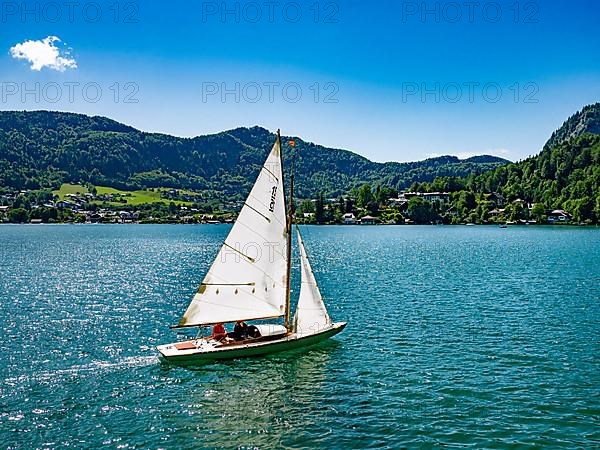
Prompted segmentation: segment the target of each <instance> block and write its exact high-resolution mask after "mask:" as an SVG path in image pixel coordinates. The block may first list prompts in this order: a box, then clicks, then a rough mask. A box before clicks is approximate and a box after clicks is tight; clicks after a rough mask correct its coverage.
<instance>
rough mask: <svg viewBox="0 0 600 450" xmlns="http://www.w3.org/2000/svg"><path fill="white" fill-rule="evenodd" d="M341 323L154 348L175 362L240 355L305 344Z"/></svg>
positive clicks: (334, 331)
mask: <svg viewBox="0 0 600 450" xmlns="http://www.w3.org/2000/svg"><path fill="white" fill-rule="evenodd" d="M345 326H346V322H337V323H334V324H332V325H331V326H330V327H328V328H325V329H323V330H319V331H318V332H316V333H313V334H304V335H298V334H295V333H292V334H287V335H281V336H270V337H266V338H264V340H258V341H255V342H242V343H239V344H238V343H235V342H234V343H227V344H221V343H219V342H215V341H213V340H206V339H197V340H193V341H187V342H185V343H173V344H166V345H159V346H158V347H157V350H158V351H159V352H160V356H161V358H162V359H163V360H164V361H167V362H169V363H175V364H193V363H200V362H205V361H215V360H219V359H233V358H243V357H248V356H258V355H266V354H269V353H276V352H282V351H286V350H293V349H298V348H303V347H308V346H310V345H314V344H317V343H319V342H321V341H323V340H325V339H328V338H330V337H331V336H334V335H336V334H338V333H339V332H340V331H342V330H343V329H344V327H345ZM181 344H186V345H181ZM178 347H179V348H178Z"/></svg>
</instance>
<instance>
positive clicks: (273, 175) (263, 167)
mask: <svg viewBox="0 0 600 450" xmlns="http://www.w3.org/2000/svg"><path fill="white" fill-rule="evenodd" d="M261 168H262V169H264V170H266V171H267V172H269V173H270V174H271V176H272V177H273V178H275V181H277V182H278V183H279V178H277V175H275V174H274V173H273V172H271V171H270V170H269V169H268V168H267V167H265V166H264V165H263V166H261Z"/></svg>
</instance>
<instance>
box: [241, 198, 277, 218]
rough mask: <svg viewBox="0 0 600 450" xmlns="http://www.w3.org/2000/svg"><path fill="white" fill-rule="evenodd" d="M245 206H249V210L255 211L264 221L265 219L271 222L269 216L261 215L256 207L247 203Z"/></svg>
mask: <svg viewBox="0 0 600 450" xmlns="http://www.w3.org/2000/svg"><path fill="white" fill-rule="evenodd" d="M244 205H245V206H247V207H248V208H250V209H251V210H252V211H254V212H255V213H256V214H258V215H259V216H261V217H262V218H263V219H265V220H266V221H267V222H269V223H270V222H271V219H269V218H268V217H267V216H265V215H264V214H263V213H261V212H260V211H259V210H258V209H256V208H255V207H254V206H252V205H249V204H248V203H247V202H244Z"/></svg>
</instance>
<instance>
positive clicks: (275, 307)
mask: <svg viewBox="0 0 600 450" xmlns="http://www.w3.org/2000/svg"><path fill="white" fill-rule="evenodd" d="M293 189H294V170H293V161H292V174H291V177H290V197H289V204H288V205H286V199H285V193H284V180H283V157H282V147H281V136H280V133H279V130H278V131H277V137H276V140H275V143H274V144H273V148H272V149H271V152H270V153H269V155H268V157H267V159H266V161H265V163H264V164H263V166H262V167H261V169H260V172H259V174H258V178H257V179H256V182H255V183H254V186H253V187H252V190H251V191H250V194H249V195H248V198H247V199H246V201H245V202H244V205H243V207H242V209H241V211H240V213H239V215H238V218H237V220H236V221H235V222H234V224H233V226H232V228H231V230H230V232H229V234H228V236H227V238H226V239H225V241H224V243H223V245H222V246H221V248H220V250H219V253H218V254H217V257H216V258H215V260H214V262H213V264H212V265H211V267H210V269H209V270H208V273H207V274H206V275H205V277H204V279H203V280H202V283H201V284H200V287H199V288H198V291H197V292H196V294H195V295H194V297H193V299H192V301H191V303H190V304H189V306H188V308H187V310H186V311H185V313H184V314H183V317H182V318H181V320H180V321H179V323H178V324H177V325H175V326H173V327H172V328H189V327H200V333H201V331H202V329H203V327H210V326H212V325H215V324H224V323H233V322H238V321H251V320H260V321H263V323H261V324H257V325H254V326H253V331H254V333H253V337H245V338H243V339H241V340H236V339H234V338H233V336H232V334H231V333H228V334H227V336H226V337H224V338H220V339H213V338H212V337H211V336H206V337H201V336H200V333H199V335H198V336H197V337H196V338H195V339H191V340H187V341H183V342H176V343H172V344H165V345H159V346H158V347H157V350H158V351H159V353H160V356H161V358H162V359H163V360H165V361H167V362H173V363H194V362H202V361H211V360H218V359H231V358H239V357H245V356H254V355H264V354H268V353H274V352H280V351H285V350H291V349H296V348H301V347H306V346H309V345H313V344H316V343H318V342H321V341H323V340H325V339H328V338H330V337H331V336H334V335H336V334H337V333H339V332H341V331H342V330H343V329H344V327H345V326H346V322H333V321H332V320H331V318H330V316H329V313H328V312H327V308H326V307H325V303H324V301H323V297H322V295H321V292H320V290H319V286H318V285H317V281H316V279H315V276H314V273H313V271H312V268H311V265H310V262H309V260H308V255H307V253H306V249H305V247H304V243H303V241H302V237H301V235H300V230H299V229H298V227H297V226H296V231H297V239H298V248H299V250H300V251H299V253H300V266H301V284H300V293H299V297H298V303H297V306H296V310H295V313H294V316H293V317H290V316H291V308H290V304H291V301H290V294H291V289H290V286H291V258H292V219H293V214H292V198H293ZM281 318H283V319H284V320H283V324H281V323H276V322H273V323H264V321H265V320H270V319H281Z"/></svg>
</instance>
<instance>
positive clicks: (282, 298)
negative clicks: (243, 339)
mask: <svg viewBox="0 0 600 450" xmlns="http://www.w3.org/2000/svg"><path fill="white" fill-rule="evenodd" d="M286 223H287V222H286V208H285V195H284V186H283V168H282V158H281V141H280V138H279V136H278V137H277V140H276V142H275V144H274V145H273V149H272V150H271V153H269V156H268V157H267V160H266V161H265V164H264V165H263V166H262V168H261V171H260V173H259V175H258V178H257V180H256V183H255V184H254V187H253V188H252V190H251V191H250V194H249V195H248V198H247V199H246V202H245V203H244V206H243V207H242V210H241V211H240V214H239V216H238V218H237V220H236V222H235V224H234V225H233V227H232V228H231V231H230V232H229V235H228V236H227V238H226V239H225V242H224V243H223V246H222V247H221V249H220V251H219V253H218V255H217V258H216V259H215V261H214V262H213V264H212V266H211V268H210V270H209V271H208V273H207V274H206V276H205V277H204V280H203V281H202V284H201V285H200V287H199V289H198V292H197V293H196V295H195V296H194V298H193V300H192V302H191V303H190V305H189V307H188V309H187V311H186V312H185V314H184V315H183V317H182V318H181V320H180V322H179V325H178V326H182V327H183V326H197V325H207V324H213V323H217V322H233V321H237V320H251V319H263V318H272V317H280V316H282V315H284V314H285V303H286V286H287V270H286V265H287V229H286Z"/></svg>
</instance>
